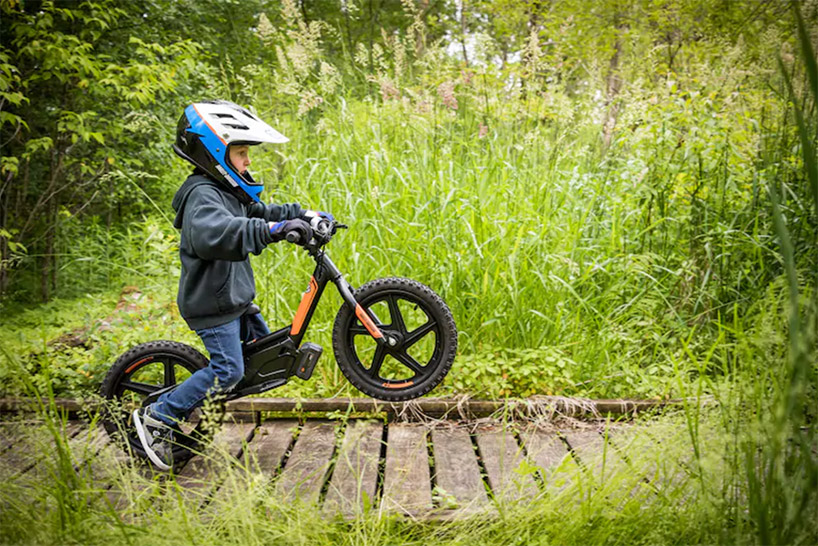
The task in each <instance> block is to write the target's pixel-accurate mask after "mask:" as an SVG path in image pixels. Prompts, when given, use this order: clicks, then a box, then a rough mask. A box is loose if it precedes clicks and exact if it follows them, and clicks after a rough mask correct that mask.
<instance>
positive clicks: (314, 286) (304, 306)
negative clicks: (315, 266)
mask: <svg viewBox="0 0 818 546" xmlns="http://www.w3.org/2000/svg"><path fill="white" fill-rule="evenodd" d="M317 293H318V283H317V282H316V281H315V276H314V275H313V276H311V277H310V285H309V286H308V287H307V291H306V292H304V295H303V296H301V303H300V304H299V305H298V310H297V311H296V312H295V318H294V319H293V325H292V326H291V327H290V335H291V336H296V335H298V334H300V333H301V328H302V327H303V326H304V320H305V319H306V318H307V312H308V311H309V310H310V307H311V306H312V300H314V299H315V295H316V294H317Z"/></svg>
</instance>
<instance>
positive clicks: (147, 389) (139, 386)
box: [120, 381, 162, 395]
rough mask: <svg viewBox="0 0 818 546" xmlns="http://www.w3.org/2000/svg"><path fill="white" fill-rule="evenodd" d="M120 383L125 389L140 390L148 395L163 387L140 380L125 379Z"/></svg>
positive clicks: (140, 392)
mask: <svg viewBox="0 0 818 546" xmlns="http://www.w3.org/2000/svg"><path fill="white" fill-rule="evenodd" d="M120 385H122V387H123V388H125V389H127V390H129V391H133V392H138V393H139V394H146V395H147V394H151V393H154V392H156V391H158V390H159V389H161V388H162V387H159V386H157V385H148V384H147V383H139V382H138V381H123V382H122V383H120Z"/></svg>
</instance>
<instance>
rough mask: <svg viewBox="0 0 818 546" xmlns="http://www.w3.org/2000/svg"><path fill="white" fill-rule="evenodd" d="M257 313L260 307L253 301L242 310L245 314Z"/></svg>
mask: <svg viewBox="0 0 818 546" xmlns="http://www.w3.org/2000/svg"><path fill="white" fill-rule="evenodd" d="M258 313H261V308H260V307H259V306H258V305H256V304H255V303H251V304H250V305H248V306H247V309H246V310H245V311H244V314H245V315H256V314H258Z"/></svg>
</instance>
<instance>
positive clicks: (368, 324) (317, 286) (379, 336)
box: [295, 254, 395, 346]
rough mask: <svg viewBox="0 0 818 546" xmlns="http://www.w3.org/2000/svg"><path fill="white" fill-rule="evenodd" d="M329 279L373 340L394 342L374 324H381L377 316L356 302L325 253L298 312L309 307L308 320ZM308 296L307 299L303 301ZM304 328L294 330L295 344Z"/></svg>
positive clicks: (350, 288)
mask: <svg viewBox="0 0 818 546" xmlns="http://www.w3.org/2000/svg"><path fill="white" fill-rule="evenodd" d="M329 281H332V282H333V283H334V284H335V286H336V287H337V288H338V293H339V294H341V297H342V298H343V300H344V302H345V303H346V304H347V305H349V306H350V308H351V309H353V310H354V311H355V316H356V317H358V320H360V321H361V324H363V325H364V328H366V331H367V332H369V335H371V336H372V337H373V338H374V339H375V342H376V343H377V344H378V345H379V346H380V345H384V344H386V345H388V344H389V343H390V341H392V343H393V344H394V342H395V340H390V339H389V338H387V337H386V336H384V334H383V332H382V331H381V329H380V328H378V327H377V326H376V324H375V322H376V321H377V322H380V323H381V324H382V322H381V321H380V320H379V319H378V317H376V316H375V315H374V314H373V313H372V311H369V310H367V309H364V307H363V306H362V305H361V304H360V303H358V301H357V300H356V299H355V295H354V294H353V293H352V287H351V286H350V285H349V283H348V282H346V280H344V276H343V274H342V273H341V271H340V270H339V269H338V267H337V266H336V265H335V264H334V263H333V261H332V260H331V259H330V257H329V256H327V255H326V254H324V255H323V256H322V257H321V259H320V260H319V262H318V266H317V267H316V268H315V273H314V274H313V278H312V279H311V280H310V288H308V289H307V292H306V293H305V294H304V298H302V303H301V306H300V307H299V313H300V312H301V307H302V306H303V307H304V308H305V309H306V308H307V307H309V309H308V310H306V311H305V315H306V317H305V318H307V320H309V318H310V317H311V316H312V311H313V309H314V308H315V305H316V304H317V302H318V296H319V295H320V294H321V292H323V289H324V286H326V283H327V282H329ZM311 290H314V293H315V295H314V297H309V295H310V291H311ZM308 297H309V301H305V300H306V299H307V298H308ZM299 313H296V316H298V314H299ZM304 329H306V327H305V328H302V329H300V330H299V331H298V332H296V334H297V335H298V339H296V340H295V341H296V344H298V343H300V342H301V335H303V330H304Z"/></svg>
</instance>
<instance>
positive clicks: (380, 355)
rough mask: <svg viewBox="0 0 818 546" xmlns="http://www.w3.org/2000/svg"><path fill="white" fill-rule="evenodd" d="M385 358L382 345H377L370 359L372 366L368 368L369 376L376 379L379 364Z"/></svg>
mask: <svg viewBox="0 0 818 546" xmlns="http://www.w3.org/2000/svg"><path fill="white" fill-rule="evenodd" d="M385 356H386V348H385V347H384V346H383V345H378V347H377V348H376V349H375V355H374V356H373V357H372V366H370V367H369V376H370V377H375V378H376V377H378V374H379V373H380V371H381V364H383V359H384V357H385Z"/></svg>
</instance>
